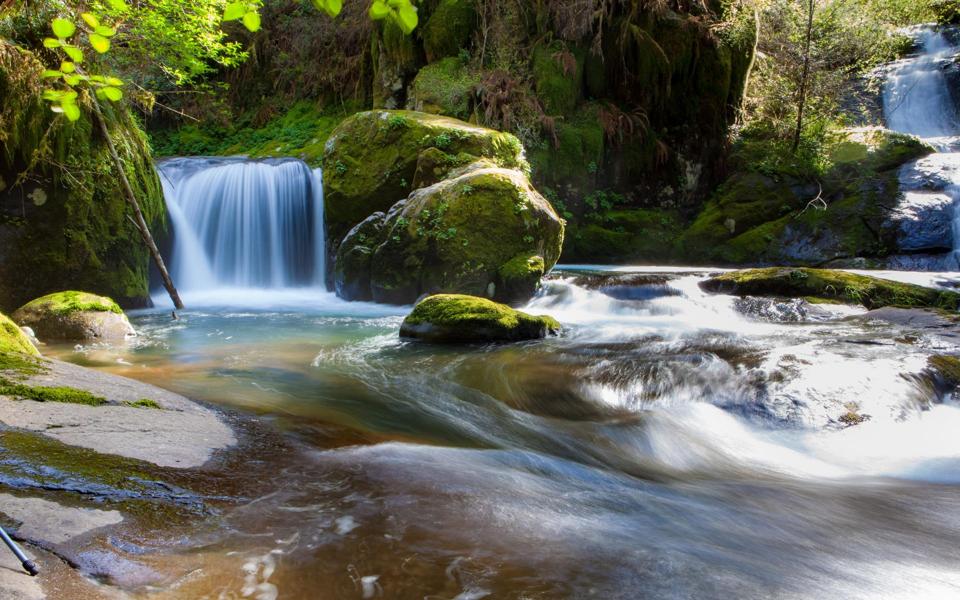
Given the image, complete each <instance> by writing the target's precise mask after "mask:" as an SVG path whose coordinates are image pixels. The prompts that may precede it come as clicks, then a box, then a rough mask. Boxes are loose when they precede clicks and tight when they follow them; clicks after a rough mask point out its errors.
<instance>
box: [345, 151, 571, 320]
mask: <svg viewBox="0 0 960 600" xmlns="http://www.w3.org/2000/svg"><path fill="white" fill-rule="evenodd" d="M377 229H379V238H378V239H377V241H376V242H375V243H374V244H371V241H370V238H371V235H372V234H373V232H375V231H376V230H377ZM562 244H563V221H562V220H561V219H560V217H558V216H557V214H556V212H555V211H554V210H553V207H552V206H551V205H550V203H549V202H547V201H546V199H544V198H543V196H541V195H540V194H539V193H538V192H537V191H536V190H535V189H533V187H532V186H531V185H530V182H529V180H528V179H527V177H526V175H525V174H524V173H522V172H521V171H518V170H515V169H505V168H502V167H497V166H495V165H494V164H493V163H491V162H489V161H481V162H478V163H475V164H473V165H470V166H468V167H466V168H464V169H461V170H460V171H458V172H455V173H452V174H451V176H450V177H448V178H447V179H444V180H442V181H440V182H439V183H436V184H434V185H432V186H430V187H426V188H422V189H420V190H417V191H415V192H413V193H412V194H411V195H410V197H409V198H407V199H406V200H404V201H402V202H399V203H397V204H396V205H395V206H393V207H392V208H391V209H390V211H389V212H388V213H387V214H386V217H384V220H383V223H382V225H381V224H379V223H378V218H377V217H371V218H370V219H369V220H367V221H365V222H364V224H362V225H361V226H359V227H356V228H354V229H353V230H352V231H351V232H350V235H348V236H347V237H346V238H345V239H344V241H343V243H342V244H341V246H340V249H339V251H338V253H337V265H336V268H335V273H336V288H337V290H338V292H339V293H341V295H343V296H344V297H346V298H348V299H373V300H376V301H377V302H388V303H394V304H408V303H411V302H414V301H415V300H416V299H417V298H419V297H421V296H422V295H424V294H432V293H439V292H457V293H465V294H472V295H476V296H485V297H489V298H496V299H502V300H510V301H515V300H522V299H526V298H529V297H530V296H531V295H532V294H533V293H534V292H535V291H536V287H537V284H538V282H539V278H540V276H541V275H543V274H544V273H545V272H546V271H549V270H550V269H551V268H552V267H553V265H554V264H555V263H556V262H557V259H558V258H559V256H560V250H561V247H562ZM371 252H372V254H371ZM367 256H369V259H367V258H366V257H367ZM363 265H369V282H370V288H369V294H368V293H367V292H366V290H361V291H356V290H357V288H358V287H360V286H361V285H362V283H363V282H365V281H366V280H367V278H368V275H367V274H366V272H364V271H363V270H362V268H363Z"/></svg>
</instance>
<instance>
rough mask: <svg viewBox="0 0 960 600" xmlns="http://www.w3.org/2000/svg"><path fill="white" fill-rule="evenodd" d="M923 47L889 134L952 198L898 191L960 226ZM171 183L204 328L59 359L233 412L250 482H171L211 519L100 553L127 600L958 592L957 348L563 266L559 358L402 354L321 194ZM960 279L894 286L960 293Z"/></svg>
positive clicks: (839, 309)
mask: <svg viewBox="0 0 960 600" xmlns="http://www.w3.org/2000/svg"><path fill="white" fill-rule="evenodd" d="M927 33H929V34H930V35H927ZM927 33H924V34H923V36H925V37H922V39H921V42H922V44H923V46H924V48H923V50H922V51H921V52H920V53H919V54H918V55H916V56H913V57H911V58H908V59H906V60H905V61H904V62H903V63H902V64H899V65H898V66H897V67H896V69H895V71H894V72H893V74H892V75H891V77H890V87H889V88H888V94H887V100H888V109H891V110H890V124H891V127H893V128H896V129H899V130H901V131H906V132H912V133H917V134H920V135H922V136H924V137H926V138H930V139H931V140H933V141H937V143H938V146H937V147H938V148H939V149H940V150H941V152H940V153H938V154H936V155H933V157H932V158H931V159H930V161H932V162H933V163H935V164H934V167H935V168H934V170H936V169H940V171H938V172H949V173H948V175H949V177H947V179H949V181H946V182H945V183H943V185H942V186H941V189H940V190H939V191H936V190H935V191H931V190H929V189H926V188H925V187H924V186H923V185H919V186H918V187H916V188H914V189H912V190H911V189H910V188H905V191H907V192H909V193H915V194H920V195H921V196H922V194H927V196H922V197H921V196H916V197H915V198H914V199H917V198H919V201H921V202H926V201H927V200H929V201H930V202H931V203H933V204H936V205H937V206H940V207H941V208H943V209H944V210H952V203H953V202H955V198H954V197H953V196H951V195H950V194H953V191H954V187H953V185H954V184H953V180H952V179H950V177H953V175H952V174H953V171H952V170H951V169H952V167H951V166H950V165H952V164H954V163H955V162H956V161H954V159H955V157H956V156H957V154H954V153H953V150H952V148H954V147H955V145H954V143H953V142H954V141H955V138H949V136H953V135H956V133H957V131H956V130H955V129H954V125H956V118H955V117H956V115H955V113H954V112H950V111H946V110H945V109H943V98H944V94H943V89H945V88H944V86H945V83H944V81H943V76H942V73H941V71H940V68H939V67H938V66H937V65H938V64H939V62H938V61H942V60H944V57H946V54H944V53H945V52H946V50H947V49H950V48H948V47H947V46H948V44H947V43H946V42H945V41H944V40H943V39H942V38H941V37H937V35H939V34H937V35H934V34H932V33H930V32H927ZM938 77H939V79H938ZM938 86H939V87H938ZM924 90H926V91H925V92H924ZM919 92H923V93H924V94H926V96H925V97H926V98H927V99H931V98H932V99H935V100H936V102H934V104H932V105H931V103H929V102H918V101H915V100H916V98H915V97H913V96H912V95H911V94H914V93H919ZM892 106H896V107H898V108H897V110H896V111H893V110H892V108H891V107H892ZM951 110H952V109H951ZM894 114H895V115H896V116H894ZM934 118H936V120H937V124H934V125H931V119H934ZM951 119H952V120H951ZM934 138H936V139H935V140H934ZM947 138H949V139H947ZM928 162H929V161H928ZM958 164H960V163H958ZM937 165H939V166H937ZM159 170H160V172H161V174H162V179H163V182H164V187H165V191H166V194H167V200H168V204H169V205H170V213H171V221H172V223H173V225H174V244H173V260H172V272H173V273H174V276H175V278H176V279H177V280H178V281H179V282H180V284H181V291H182V292H183V296H184V299H185V301H186V304H187V306H188V307H189V308H188V310H187V311H183V312H181V313H180V318H179V319H178V320H172V319H171V315H170V309H169V308H166V306H167V304H166V300H165V299H163V298H161V297H157V298H156V301H157V304H158V308H156V309H151V310H145V311H135V312H133V313H131V318H132V322H133V323H134V325H135V327H136V329H137V330H138V331H139V333H140V335H139V336H138V338H137V339H135V340H133V341H131V342H130V343H129V344H128V345H126V346H98V345H93V346H85V347H84V346H80V347H73V346H66V345H65V346H51V347H48V348H46V349H45V352H47V353H49V354H51V355H53V356H57V357H60V358H63V359H65V360H69V361H72V362H77V363H80V364H84V365H88V366H93V367H96V368H98V369H103V370H106V371H110V372H112V373H116V374H120V375H125V376H128V377H133V378H135V379H140V380H143V381H147V382H150V383H155V384H157V385H160V386H162V387H165V388H168V389H170V390H173V391H175V392H178V393H181V394H183V395H185V396H188V397H190V398H194V399H197V400H201V401H205V402H207V403H210V404H212V405H216V406H220V407H223V408H224V409H230V410H228V411H226V413H227V414H230V415H240V416H233V417H230V419H232V420H231V422H232V423H234V424H235V425H236V426H237V427H238V428H239V430H240V435H239V437H240V438H241V449H240V450H239V452H240V454H239V455H238V456H239V458H232V459H231V458H229V456H228V457H222V456H221V457H218V458H216V459H215V460H214V461H213V462H212V463H211V464H209V465H207V466H205V467H203V468H202V469H197V470H194V471H191V472H188V473H186V474H184V475H182V476H181V477H180V478H179V479H176V480H175V482H176V485H178V486H180V487H182V488H183V489H185V490H191V491H192V492H193V493H194V494H195V495H196V497H197V498H199V500H198V502H200V503H202V504H203V506H204V507H205V508H204V509H203V510H197V511H194V513H192V514H191V516H190V518H187V519H171V520H169V521H162V520H159V521H158V518H156V517H154V518H150V517H149V515H146V516H141V517H139V518H134V519H131V520H130V522H128V523H125V524H124V526H123V527H122V528H119V529H118V530H117V531H116V533H113V534H112V535H111V537H110V539H109V540H108V541H107V543H108V544H109V546H110V552H111V553H112V556H116V557H119V558H117V559H116V561H120V562H122V561H129V563H130V564H131V565H136V566H131V567H129V568H121V569H117V570H116V571H115V573H114V575H113V577H112V579H111V581H110V583H112V584H114V585H116V586H117V587H118V588H119V589H120V590H123V592H124V593H125V594H127V595H129V596H130V597H146V596H149V597H151V598H211V599H214V598H216V599H234V598H255V599H257V600H274V599H276V598H290V599H307V598H310V599H313V598H403V599H406V598H409V599H430V600H439V599H454V600H480V599H482V598H491V599H492V598H498V599H499V598H507V599H514V598H515V599H521V598H522V599H533V598H544V599H546V598H603V599H609V598H630V599H637V598H651V599H653V598H656V599H674V598H676V599H681V598H705V597H710V598H784V599H794V598H796V599H819V598H865V599H866V598H869V599H878V598H897V599H900V598H918V599H919V598H922V599H931V598H957V597H960V510H958V507H960V435H958V434H957V432H958V431H960V404H958V402H957V401H956V399H955V398H954V397H953V395H952V393H951V392H950V391H949V390H948V389H947V388H946V386H944V385H942V382H939V381H938V379H937V378H936V377H935V376H934V375H933V374H932V372H931V371H930V369H929V367H928V359H929V358H930V357H931V356H933V355H936V354H942V353H956V352H958V351H960V347H958V343H960V341H958V340H960V338H958V337H957V336H956V332H955V331H953V330H949V331H946V330H936V329H931V328H927V327H922V326H918V325H916V324H909V323H907V324H895V323H893V322H891V321H889V320H881V319H878V318H874V315H872V314H869V313H867V312H866V311H865V310H864V309H860V308H852V307H847V306H837V305H822V304H816V305H814V304H809V303H807V302H806V301H803V300H792V301H786V300H771V299H761V298H733V297H728V296H712V295H709V294H706V293H704V292H703V291H701V289H700V288H699V286H698V282H700V281H701V280H703V279H704V278H705V277H706V276H707V275H708V274H709V273H711V272H716V269H697V268H677V267H606V266H591V265H566V266H561V267H558V268H557V269H555V270H554V272H553V273H552V274H551V275H550V276H549V278H548V279H547V280H546V281H545V282H544V286H543V288H542V290H541V291H540V293H539V294H538V295H537V296H536V297H535V298H533V299H532V300H531V301H530V302H529V303H528V304H527V306H525V307H524V310H527V311H529V312H533V313H546V314H550V315H552V316H554V317H556V318H557V319H558V320H559V321H560V322H561V323H562V324H563V326H564V332H563V335H561V336H558V337H551V338H548V339H546V340H543V341H538V342H531V343H518V344H509V345H500V346H466V347H441V346H432V345H428V344H423V343H416V342H409V341H404V340H401V339H400V338H399V336H398V330H399V327H400V323H401V320H402V318H403V315H405V314H406V313H407V312H409V310H410V307H404V306H386V305H377V304H368V303H348V302H344V301H342V300H339V299H338V298H336V297H335V296H334V295H333V294H332V293H330V292H328V291H326V289H324V288H323V286H322V283H323V281H324V275H325V273H324V269H325V266H326V265H325V264H324V262H325V260H324V254H323V248H324V244H325V241H324V239H323V211H322V202H323V198H322V193H321V192H320V189H321V186H320V184H319V182H320V177H321V176H322V174H321V173H319V171H311V170H310V169H309V168H308V167H307V166H306V165H305V164H303V163H301V162H299V161H263V162H249V161H243V160H238V159H203V158H197V159H177V160H174V161H167V162H164V163H161V165H160V166H159ZM923 172H924V173H929V172H931V171H930V170H929V169H927V170H926V171H923ZM912 177H913V178H914V179H916V177H914V175H911V172H908V171H904V172H903V173H901V179H902V180H903V181H910V180H911V178H912ZM928 179H929V178H928ZM958 181H960V179H958ZM945 190H946V191H945ZM934 192H936V194H937V197H936V198H932V195H933V194H934ZM944 196H946V200H944ZM265 198H266V199H268V200H264V199H265ZM957 237H960V236H957ZM947 247H949V246H947ZM954 247H956V246H954ZM951 256H952V255H951ZM951 256H947V257H940V258H938V259H937V261H935V263H927V264H926V265H925V267H926V268H930V267H931V265H933V266H935V267H939V268H933V269H932V271H931V272H913V271H901V272H884V273H879V275H880V276H883V277H888V278H892V279H899V280H906V281H912V282H916V283H922V284H926V285H932V286H942V287H945V288H950V289H953V288H955V287H956V286H957V285H960V273H958V272H956V271H953V269H955V268H956V261H955V259H953V262H951V261H950V259H951ZM228 454H229V453H228ZM124 564H126V563H124ZM145 570H146V571H145ZM145 572H148V573H149V576H145V575H144V573H145Z"/></svg>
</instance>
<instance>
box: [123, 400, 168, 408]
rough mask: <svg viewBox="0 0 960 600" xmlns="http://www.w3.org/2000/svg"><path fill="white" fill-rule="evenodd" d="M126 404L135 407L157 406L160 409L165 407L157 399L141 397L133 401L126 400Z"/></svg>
mask: <svg viewBox="0 0 960 600" xmlns="http://www.w3.org/2000/svg"><path fill="white" fill-rule="evenodd" d="M124 404H125V405H127V406H132V407H134V408H155V409H158V410H162V409H163V407H161V406H160V405H159V404H158V403H157V401H156V400H151V399H150V398H140V399H139V400H134V401H133V402H124Z"/></svg>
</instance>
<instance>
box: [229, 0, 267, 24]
mask: <svg viewBox="0 0 960 600" xmlns="http://www.w3.org/2000/svg"><path fill="white" fill-rule="evenodd" d="M237 19H241V21H242V22H243V26H244V27H246V28H247V29H248V30H249V31H259V29H260V2H259V1H257V2H243V1H241V2H230V3H228V4H227V7H226V8H225V9H224V10H223V20H224V21H236V20H237Z"/></svg>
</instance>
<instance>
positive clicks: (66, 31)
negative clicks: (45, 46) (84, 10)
mask: <svg viewBox="0 0 960 600" xmlns="http://www.w3.org/2000/svg"><path fill="white" fill-rule="evenodd" d="M50 28H51V29H52V30H53V35H55V36H57V37H58V38H60V40H61V41H63V40H64V39H66V38H68V37H70V36H71V35H73V34H74V33H75V32H76V31H77V26H76V25H74V24H73V23H71V22H70V21H68V20H66V19H61V18H59V17H58V18H56V19H54V20H53V22H52V23H50Z"/></svg>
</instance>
